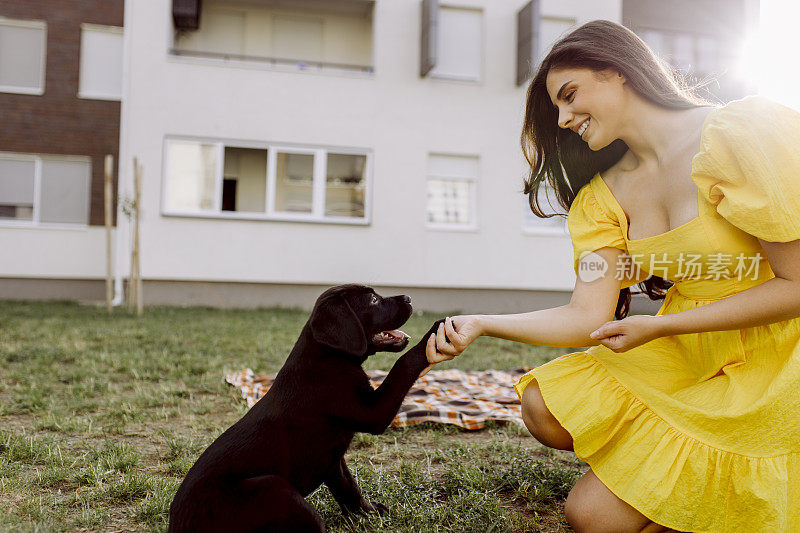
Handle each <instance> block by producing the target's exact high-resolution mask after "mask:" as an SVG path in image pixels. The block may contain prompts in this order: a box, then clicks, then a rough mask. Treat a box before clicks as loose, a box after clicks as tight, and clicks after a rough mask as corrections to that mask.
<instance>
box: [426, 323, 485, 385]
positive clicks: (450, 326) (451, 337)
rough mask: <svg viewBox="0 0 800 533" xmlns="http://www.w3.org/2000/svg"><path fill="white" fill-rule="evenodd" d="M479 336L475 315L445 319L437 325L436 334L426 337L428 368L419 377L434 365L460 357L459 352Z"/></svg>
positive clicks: (479, 329) (478, 325)
mask: <svg viewBox="0 0 800 533" xmlns="http://www.w3.org/2000/svg"><path fill="white" fill-rule="evenodd" d="M480 335H481V326H480V322H479V317H478V316H477V315H463V316H455V317H453V318H450V317H447V318H445V320H444V322H443V323H441V324H439V329H438V330H437V331H436V334H435V335H434V334H431V336H430V337H428V344H427V346H426V349H425V355H426V357H427V358H428V363H430V366H429V367H428V368H426V369H425V370H424V371H423V372H422V374H420V377H421V376H424V375H425V374H427V373H428V371H429V370H430V369H431V368H433V366H434V365H436V364H438V363H441V362H442V361H450V360H451V359H453V358H455V357H456V356H458V355H461V352H463V351H464V350H465V349H466V348H467V346H469V345H470V343H471V342H472V341H474V340H475V339H477V338H478V337H480Z"/></svg>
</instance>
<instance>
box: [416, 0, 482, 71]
mask: <svg viewBox="0 0 800 533" xmlns="http://www.w3.org/2000/svg"><path fill="white" fill-rule="evenodd" d="M442 8H445V9H461V10H463V11H475V12H477V13H479V14H480V19H481V26H480V27H481V42H480V45H479V46H480V59H479V61H480V64H479V65H478V77H477V78H473V77H470V76H456V75H453V74H441V73H437V72H436V66H435V65H434V67H433V68H432V69H431V71H430V72H429V73H428V77H429V78H431V79H437V80H447V81H460V82H465V83H470V84H475V83H478V84H480V83H482V82H483V78H484V76H485V75H486V12H485V11H484V9H483V8H481V7H476V6H472V5H466V4H455V3H453V4H451V3H447V4H439V9H442ZM439 23H440V24H441V17H439ZM440 33H441V29H438V30H437V37H436V38H437V39H438V38H439V37H438V35H439V34H440Z"/></svg>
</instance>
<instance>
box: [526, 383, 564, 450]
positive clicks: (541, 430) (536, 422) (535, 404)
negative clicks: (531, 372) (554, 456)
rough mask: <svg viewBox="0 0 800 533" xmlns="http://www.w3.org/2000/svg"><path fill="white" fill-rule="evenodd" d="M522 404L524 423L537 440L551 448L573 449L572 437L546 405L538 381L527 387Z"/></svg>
mask: <svg viewBox="0 0 800 533" xmlns="http://www.w3.org/2000/svg"><path fill="white" fill-rule="evenodd" d="M521 403H522V421H523V422H525V426H526V427H527V428H528V431H530V432H531V435H533V436H534V437H535V438H536V440H538V441H539V442H541V443H542V444H544V445H545V446H549V447H551V448H558V449H560V450H571V449H572V437H571V436H570V434H569V433H568V432H567V430H566V429H564V428H563V427H562V426H561V424H559V423H558V420H556V418H555V417H554V416H553V414H552V413H551V412H550V410H549V409H548V408H547V406H546V405H545V403H544V399H543V398H542V393H541V392H540V391H539V386H538V384H537V383H536V381H531V382H530V383H529V384H528V386H527V387H525V391H524V392H523V393H522V401H521Z"/></svg>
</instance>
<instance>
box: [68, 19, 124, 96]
mask: <svg viewBox="0 0 800 533" xmlns="http://www.w3.org/2000/svg"><path fill="white" fill-rule="evenodd" d="M84 30H89V31H97V32H106V33H114V34H117V35H120V36H122V37H123V39H124V35H125V28H123V27H121V26H105V25H101V24H89V23H88V22H82V23H81V50H80V51H79V52H78V61H79V65H78V98H85V99H89V100H112V101H115V102H119V101H121V100H122V91H120V94H119V95H115V94H103V93H93V92H81V80H80V75H81V69H82V67H83V61H82V54H83V32H84ZM122 50H123V54H124V53H125V52H124V51H125V47H124V44H123V48H122ZM119 59H120V62H123V61H124V59H123V58H122V57H120V58H119ZM120 72H121V73H122V78H123V83H124V79H125V74H124V72H122V68H120ZM120 89H122V88H121V87H120Z"/></svg>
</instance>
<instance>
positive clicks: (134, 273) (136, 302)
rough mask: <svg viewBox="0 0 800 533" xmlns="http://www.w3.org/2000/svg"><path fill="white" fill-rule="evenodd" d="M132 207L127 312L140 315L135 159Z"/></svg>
mask: <svg viewBox="0 0 800 533" xmlns="http://www.w3.org/2000/svg"><path fill="white" fill-rule="evenodd" d="M133 195H134V196H133V205H132V206H131V218H132V219H133V220H132V223H133V246H132V247H131V275H130V278H129V279H128V298H127V302H128V310H129V311H133V308H134V307H136V314H137V315H139V316H141V315H142V279H141V271H140V261H139V214H140V210H139V206H140V205H141V198H142V166H141V165H140V164H139V160H138V159H137V158H135V157H134V158H133Z"/></svg>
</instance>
